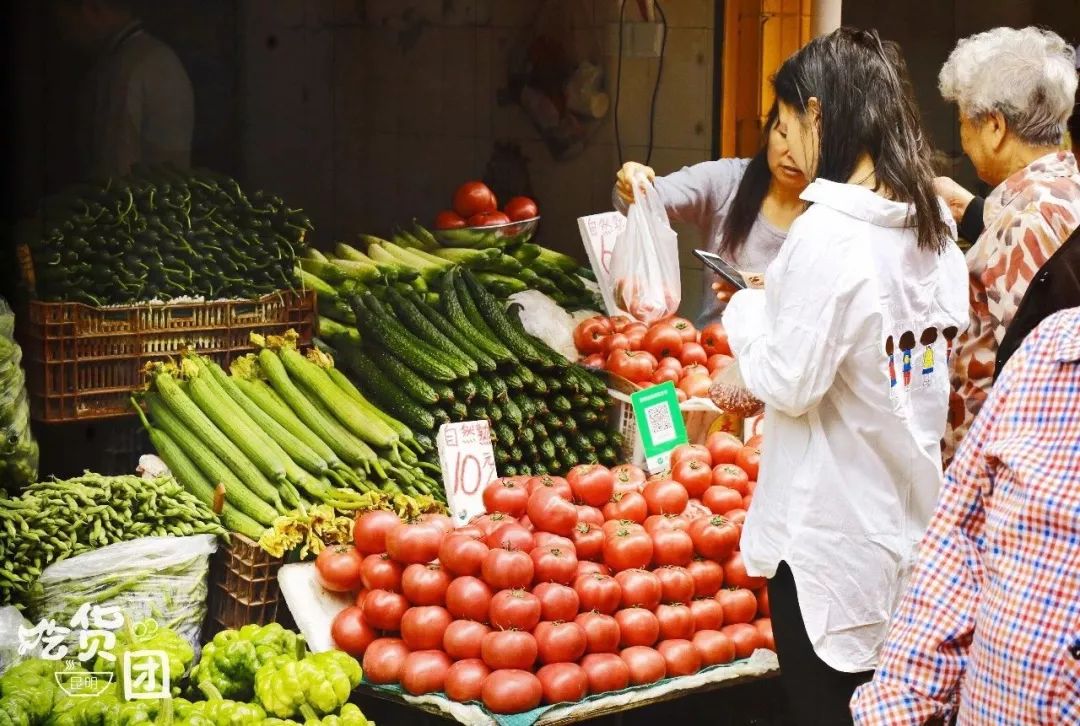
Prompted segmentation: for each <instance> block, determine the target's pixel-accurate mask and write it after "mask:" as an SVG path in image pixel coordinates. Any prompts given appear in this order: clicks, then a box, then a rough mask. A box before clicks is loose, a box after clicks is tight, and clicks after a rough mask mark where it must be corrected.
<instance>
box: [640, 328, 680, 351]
mask: <svg viewBox="0 0 1080 726" xmlns="http://www.w3.org/2000/svg"><path fill="white" fill-rule="evenodd" d="M641 345H642V347H643V348H644V349H645V350H647V351H648V352H650V353H652V354H653V355H654V356H655V357H656V359H657V360H659V359H661V358H667V357H669V356H670V357H672V358H678V356H679V353H681V352H682V347H683V338H682V335H681V334H680V333H679V331H678V330H676V329H675V328H673V327H672V326H671V325H669V324H668V323H656V324H655V325H653V326H652V327H651V328H649V329H648V331H646V333H645V337H644V338H643V339H642V341H641Z"/></svg>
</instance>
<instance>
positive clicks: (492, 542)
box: [484, 522, 536, 552]
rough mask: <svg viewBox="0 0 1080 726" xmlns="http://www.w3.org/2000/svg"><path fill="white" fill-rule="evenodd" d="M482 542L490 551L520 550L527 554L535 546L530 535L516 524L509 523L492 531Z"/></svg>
mask: <svg viewBox="0 0 1080 726" xmlns="http://www.w3.org/2000/svg"><path fill="white" fill-rule="evenodd" d="M484 542H485V543H486V544H487V546H488V547H490V548H491V549H500V548H501V549H507V550H521V551H522V552H528V551H530V550H531V549H532V548H533V547H535V546H536V542H535V541H534V540H533V536H532V533H531V532H530V531H529V530H527V529H525V528H524V527H522V526H521V525H520V524H518V523H517V522H509V523H507V524H504V525H502V526H501V527H497V528H495V529H493V530H492V531H491V532H490V533H489V534H488V536H487V537H486V538H485V540H484Z"/></svg>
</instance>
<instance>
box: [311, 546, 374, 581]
mask: <svg viewBox="0 0 1080 726" xmlns="http://www.w3.org/2000/svg"><path fill="white" fill-rule="evenodd" d="M363 561H364V556H363V555H362V554H360V551H359V550H357V549H356V548H355V547H353V546H352V545H337V546H334V547H327V548H325V549H324V550H323V551H322V552H320V553H319V556H318V557H316V558H315V572H316V574H317V575H318V577H319V584H321V585H322V586H323V587H324V588H326V589H327V590H330V591H332V592H350V591H352V590H356V589H358V588H359V587H360V585H361V583H362V571H361V563H362V562H363Z"/></svg>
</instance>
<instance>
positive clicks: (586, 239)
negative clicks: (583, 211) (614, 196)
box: [578, 212, 626, 315]
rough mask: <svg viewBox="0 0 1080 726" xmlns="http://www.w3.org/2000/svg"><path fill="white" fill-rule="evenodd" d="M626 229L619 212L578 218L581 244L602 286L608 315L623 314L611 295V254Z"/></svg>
mask: <svg viewBox="0 0 1080 726" xmlns="http://www.w3.org/2000/svg"><path fill="white" fill-rule="evenodd" d="M624 229H626V217H625V216H624V215H623V214H621V213H619V212H604V213H603V214H591V215H589V216H587V217H578V230H579V231H580V232H581V243H582V244H583V245H584V246H585V252H586V254H588V255H589V264H590V266H591V267H592V271H593V274H595V275H596V282H597V284H598V285H599V286H600V294H601V295H602V296H603V298H604V307H605V308H607V313H608V315H619V314H621V312H620V311H619V309H618V307H617V306H616V305H615V298H613V297H612V295H611V253H612V251H613V250H614V249H615V241H616V240H617V239H618V238H619V235H621V234H622V233H623V230H624Z"/></svg>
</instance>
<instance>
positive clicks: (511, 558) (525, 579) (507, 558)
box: [480, 549, 533, 590]
mask: <svg viewBox="0 0 1080 726" xmlns="http://www.w3.org/2000/svg"><path fill="white" fill-rule="evenodd" d="M480 571H481V573H482V574H483V576H484V582H486V583H487V584H489V585H491V587H492V588H493V589H495V590H512V589H514V588H521V587H529V586H530V585H532V580H533V561H532V558H531V557H529V555H528V554H526V553H525V552H521V551H520V550H504V549H497V550H490V551H489V552H488V553H487V556H486V557H484V564H483V565H482V566H481V569H480Z"/></svg>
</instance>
